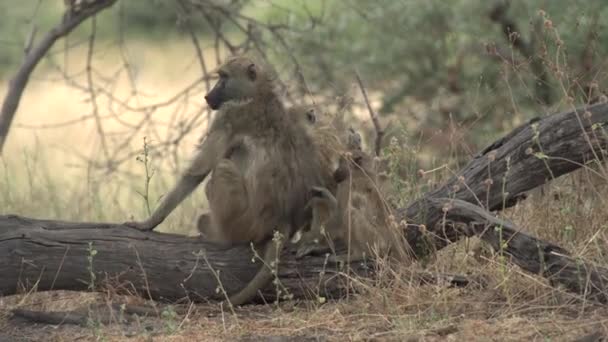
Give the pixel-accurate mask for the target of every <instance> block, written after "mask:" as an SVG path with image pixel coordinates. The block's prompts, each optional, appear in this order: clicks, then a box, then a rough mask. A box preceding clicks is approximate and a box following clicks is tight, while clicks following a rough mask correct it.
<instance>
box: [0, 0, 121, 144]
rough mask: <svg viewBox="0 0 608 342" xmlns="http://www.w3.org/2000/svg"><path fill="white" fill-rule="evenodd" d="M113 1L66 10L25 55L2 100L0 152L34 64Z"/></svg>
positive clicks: (107, 0) (113, 0)
mask: <svg viewBox="0 0 608 342" xmlns="http://www.w3.org/2000/svg"><path fill="white" fill-rule="evenodd" d="M115 2H116V0H106V1H96V2H95V3H93V4H91V5H89V6H86V7H84V8H82V10H81V11H79V12H77V13H73V14H72V15H67V14H68V12H66V14H65V15H64V17H63V20H62V22H61V23H60V24H59V25H57V26H55V27H54V28H52V29H51V30H50V31H49V32H47V34H46V35H45V36H44V38H42V40H41V41H40V43H38V44H37V45H36V46H32V48H31V49H30V51H29V52H28V53H27V55H26V56H25V60H24V61H23V64H22V65H21V67H19V70H18V71H17V74H16V75H15V77H14V78H13V79H11V81H10V83H9V88H8V91H7V92H6V96H5V98H4V102H3V103H2V109H0V153H2V148H3V147H4V143H5V141H6V137H7V136H8V132H9V129H10V127H11V123H12V121H13V118H14V117H15V112H16V111H17V108H18V107H19V102H20V101H21V95H22V94H23V90H24V89H25V86H26V85H27V82H28V80H29V77H30V74H31V73H32V71H34V68H36V65H38V63H39V62H40V60H41V59H42V58H43V57H44V56H45V55H46V54H47V53H48V51H49V50H50V49H51V47H52V46H53V44H55V42H56V41H57V40H58V39H59V38H62V37H64V36H66V35H67V34H68V33H70V32H71V31H72V30H73V29H74V28H76V27H77V26H78V25H80V24H81V23H82V22H83V21H84V20H86V19H88V18H90V17H91V16H94V15H95V14H97V13H98V12H100V11H102V10H103V9H105V8H108V7H110V6H112V5H113V4H114V3H115Z"/></svg>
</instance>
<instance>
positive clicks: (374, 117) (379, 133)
mask: <svg viewBox="0 0 608 342" xmlns="http://www.w3.org/2000/svg"><path fill="white" fill-rule="evenodd" d="M355 76H356V77H357V83H359V88H361V93H362V94H363V99H364V100H365V104H366V105H367V110H368V111H369V116H370V117H371V119H372V123H373V124H374V130H375V131H376V141H375V145H374V152H375V153H376V155H377V156H379V155H380V149H381V148H382V138H383V137H384V129H383V128H382V126H380V120H379V119H378V114H377V113H376V112H374V109H373V108H372V105H371V104H370V103H369V98H368V97H367V91H366V90H365V87H364V86H363V81H361V77H360V76H359V73H358V72H355Z"/></svg>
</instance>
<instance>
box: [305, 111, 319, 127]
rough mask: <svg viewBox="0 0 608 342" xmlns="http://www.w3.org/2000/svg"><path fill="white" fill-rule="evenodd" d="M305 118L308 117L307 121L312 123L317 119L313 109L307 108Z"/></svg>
mask: <svg viewBox="0 0 608 342" xmlns="http://www.w3.org/2000/svg"><path fill="white" fill-rule="evenodd" d="M306 118H308V121H309V122H310V123H313V124H314V123H315V122H316V121H317V117H316V116H315V112H314V110H309V111H308V112H306Z"/></svg>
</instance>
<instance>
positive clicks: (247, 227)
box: [128, 57, 326, 305]
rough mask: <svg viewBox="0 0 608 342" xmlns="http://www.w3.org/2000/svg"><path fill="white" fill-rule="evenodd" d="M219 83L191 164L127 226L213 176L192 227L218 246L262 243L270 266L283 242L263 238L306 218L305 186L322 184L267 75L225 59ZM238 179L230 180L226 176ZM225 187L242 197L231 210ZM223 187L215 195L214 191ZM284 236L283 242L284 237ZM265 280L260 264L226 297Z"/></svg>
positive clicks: (162, 213) (307, 144)
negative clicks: (204, 211) (205, 205)
mask: <svg viewBox="0 0 608 342" xmlns="http://www.w3.org/2000/svg"><path fill="white" fill-rule="evenodd" d="M218 75H219V80H218V82H217V83H216V85H215V86H214V87H213V89H212V90H211V91H210V92H209V93H208V94H207V95H206V96H205V100H206V101H207V103H208V104H209V106H210V107H211V108H212V109H219V113H218V114H217V115H216V117H215V120H214V121H213V123H212V125H211V127H210V130H209V133H208V135H207V137H206V138H205V139H204V140H203V141H202V144H201V145H200V146H199V148H198V150H197V152H196V154H195V156H194V159H193V160H192V163H191V165H190V166H189V167H188V168H187V169H186V171H185V172H184V174H183V175H182V177H181V178H180V180H179V182H178V183H177V185H176V186H175V188H173V189H172V190H171V191H170V192H169V193H168V194H166V195H165V196H164V198H163V200H162V202H161V203H160V205H159V206H158V207H157V208H156V209H155V211H154V213H152V215H151V216H150V217H149V218H148V219H146V220H145V221H143V222H131V223H128V225H129V226H133V227H137V228H140V229H145V230H151V229H153V228H154V227H156V226H157V225H158V224H159V223H161V222H162V221H163V220H164V219H165V218H166V217H167V215H169V213H170V212H171V211H172V210H173V209H174V208H175V207H176V206H177V205H178V204H179V203H180V202H182V201H183V200H184V198H185V197H186V196H188V195H189V194H190V193H191V192H192V191H193V190H194V189H195V188H196V187H197V186H198V185H199V184H200V183H201V182H202V181H203V180H204V179H205V177H207V175H208V174H209V173H210V172H211V171H213V176H212V179H211V182H212V185H211V186H210V188H209V189H208V192H209V193H210V194H211V196H210V198H209V202H210V203H209V206H210V212H209V215H208V216H203V217H202V218H201V219H200V220H199V224H207V226H206V227H202V228H201V227H199V228H201V230H202V231H203V235H204V237H205V238H206V239H208V240H209V241H213V242H215V243H218V244H222V245H235V244H245V243H254V244H258V243H263V242H264V243H265V252H264V257H263V258H264V263H265V264H266V265H271V264H272V263H273V262H274V261H275V258H276V256H277V255H278V254H279V253H280V251H281V249H282V245H283V243H281V242H279V243H277V244H274V243H272V241H269V239H270V238H271V237H272V236H273V231H274V230H275V229H276V230H278V231H279V232H280V233H281V234H282V235H284V239H287V238H289V237H291V235H292V234H293V233H294V232H295V231H296V230H297V229H299V228H300V227H302V226H304V225H306V224H307V223H308V222H309V220H310V212H308V213H307V212H305V211H304V210H303V208H305V206H306V203H307V202H308V201H309V199H310V188H311V187H312V186H317V185H319V184H321V185H323V186H326V184H325V183H324V181H323V178H324V177H323V176H322V175H321V168H320V165H319V160H318V158H317V151H316V145H315V144H313V143H312V140H311V138H310V137H309V135H308V134H307V133H306V131H305V128H304V127H303V126H302V125H301V124H299V123H298V122H294V120H290V118H289V117H288V115H287V113H286V111H285V108H284V106H283V104H282V103H281V101H280V99H279V97H278V96H277V94H276V92H275V89H274V86H273V84H274V75H273V73H271V72H270V70H269V69H268V68H264V67H262V66H261V65H260V63H258V62H255V61H254V60H253V59H251V58H248V57H236V58H231V59H230V60H228V61H227V62H226V63H225V64H224V65H223V66H221V67H220V68H219V69H218ZM235 178H236V179H237V180H238V181H237V182H235V183H233V179H235ZM231 184H240V185H242V188H241V187H239V188H237V189H235V192H234V193H239V194H246V196H242V195H238V196H237V197H239V198H241V199H242V202H241V203H238V205H237V206H236V209H233V203H231V202H229V201H227V200H226V198H227V197H228V198H230V197H231V192H230V191H223V190H225V189H230V187H229V186H230V185H231ZM216 189H222V191H219V190H218V191H216ZM284 239H283V240H284ZM271 279H272V273H271V271H270V270H269V269H268V268H267V267H265V266H262V268H261V269H260V270H259V271H258V273H257V274H256V275H255V277H254V278H253V279H252V280H251V281H250V283H249V284H248V285H247V286H246V287H245V288H244V289H243V290H241V291H240V292H239V293H237V294H236V295H233V296H230V298H229V300H230V301H231V302H232V303H233V304H236V305H239V304H243V303H245V302H247V301H249V300H251V299H252V298H253V297H255V295H256V294H257V291H258V290H259V289H260V288H262V287H264V286H265V285H267V283H268V282H269V281H270V280H271Z"/></svg>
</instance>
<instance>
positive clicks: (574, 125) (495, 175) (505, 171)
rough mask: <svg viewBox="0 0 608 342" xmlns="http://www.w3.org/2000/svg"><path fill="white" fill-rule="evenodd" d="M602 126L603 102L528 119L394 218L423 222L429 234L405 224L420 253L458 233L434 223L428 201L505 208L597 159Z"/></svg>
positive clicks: (602, 146)
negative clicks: (549, 181)
mask: <svg viewBox="0 0 608 342" xmlns="http://www.w3.org/2000/svg"><path fill="white" fill-rule="evenodd" d="M606 124H608V105H607V104H598V105H594V106H590V107H587V108H580V109H577V110H574V111H569V112H563V113H559V114H553V115H550V116H547V117H544V118H542V119H538V118H536V119H533V120H530V121H529V122H528V123H526V124H524V125H522V126H520V127H519V128H516V129H515V130H513V131H512V132H511V133H509V134H508V135H506V136H505V137H503V138H501V139H499V140H497V141H496V142H494V143H493V144H491V145H490V146H488V147H486V148H485V149H483V150H482V151H481V152H480V153H479V154H478V155H477V156H475V157H474V158H473V160H471V161H470V162H469V163H468V164H467V165H466V166H465V167H463V168H462V169H461V170H460V171H459V172H458V173H456V174H455V175H454V176H453V177H452V178H450V179H449V180H448V181H447V182H446V183H445V184H444V185H443V186H441V187H439V188H437V189H435V190H433V191H431V192H429V193H427V194H425V195H424V196H423V197H422V198H420V199H418V200H416V201H415V202H414V203H413V204H411V205H410V206H409V207H408V208H406V209H401V210H399V211H398V213H397V215H396V216H397V218H398V219H399V220H403V219H406V218H407V219H408V222H410V223H415V224H424V225H425V226H426V230H427V231H428V232H430V233H431V234H423V231H424V230H423V229H419V228H416V227H414V226H411V225H410V229H408V230H407V232H406V235H407V240H408V242H409V243H410V245H411V247H412V248H413V251H414V253H415V254H416V255H418V256H423V255H426V254H428V253H430V252H432V251H434V250H436V249H441V248H443V247H445V246H446V245H447V244H449V243H451V242H453V241H456V240H458V239H459V238H460V237H461V236H462V235H461V234H460V232H458V231H456V230H453V229H442V228H440V227H441V226H440V225H437V222H439V221H440V220H441V219H442V216H443V212H441V211H438V210H434V209H432V205H431V203H429V201H432V200H433V199H437V198H457V199H461V200H464V201H466V202H469V203H475V204H477V205H481V206H483V207H484V208H488V209H490V210H491V211H494V210H500V209H503V208H508V207H510V206H512V205H514V204H515V203H516V202H517V201H518V200H519V199H521V198H525V193H526V192H527V191H529V190H532V189H534V188H536V187H537V186H539V185H542V184H544V183H546V182H547V181H548V180H552V179H554V178H557V177H559V176H561V175H563V174H566V173H569V172H572V171H574V170H576V169H579V168H580V167H582V166H583V165H584V164H586V163H588V162H590V161H593V160H596V161H600V160H603V159H604V158H605V153H606V145H607V139H608V137H607V136H606V134H605V133H604V132H605V126H606ZM429 237H430V241H429Z"/></svg>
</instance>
